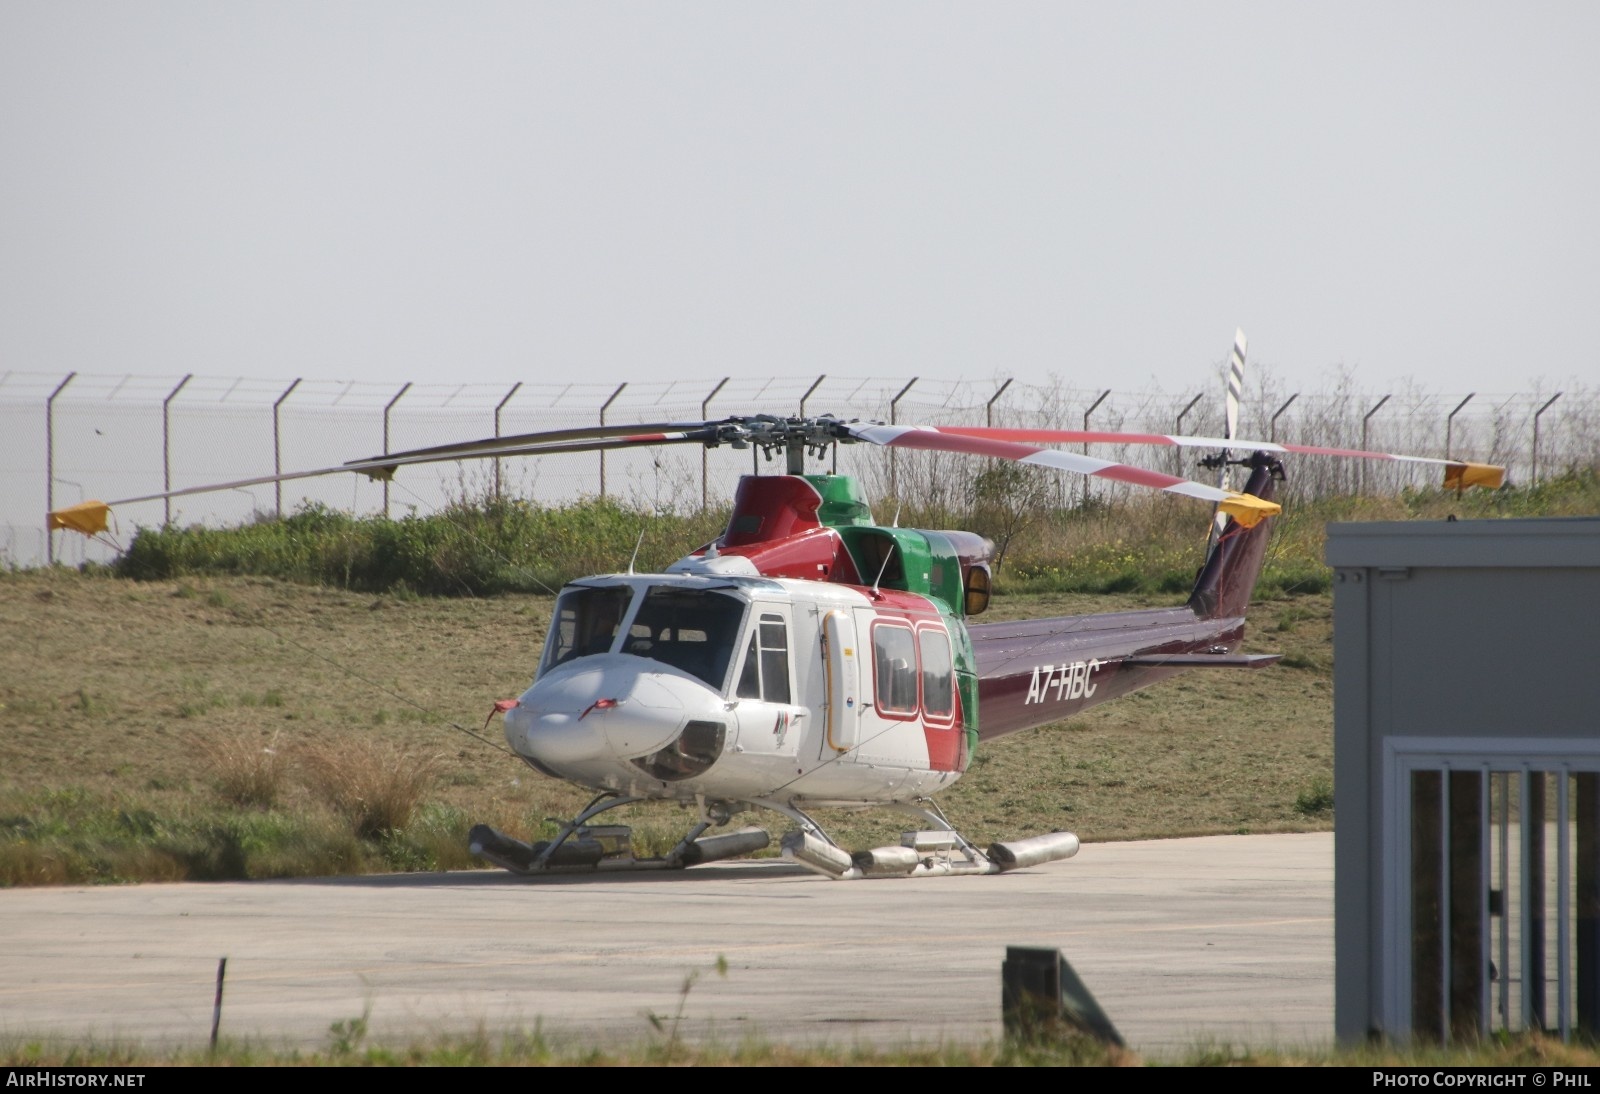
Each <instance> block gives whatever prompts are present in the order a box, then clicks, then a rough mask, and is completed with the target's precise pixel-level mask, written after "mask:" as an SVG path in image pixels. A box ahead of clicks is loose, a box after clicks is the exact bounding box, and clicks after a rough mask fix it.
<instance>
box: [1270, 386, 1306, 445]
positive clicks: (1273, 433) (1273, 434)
mask: <svg viewBox="0 0 1600 1094" xmlns="http://www.w3.org/2000/svg"><path fill="white" fill-rule="evenodd" d="M1298 398H1300V393H1299V392H1298V391H1297V392H1295V393H1294V394H1293V395H1291V396H1289V397H1288V398H1287V399H1285V400H1284V402H1283V405H1282V406H1280V407H1279V408H1278V410H1277V413H1275V414H1273V416H1272V426H1271V429H1270V431H1269V432H1268V435H1267V440H1269V441H1271V442H1272V443H1273V444H1277V443H1278V419H1279V418H1281V417H1283V412H1284V411H1285V410H1288V409H1289V406H1290V404H1292V403H1293V402H1294V401H1295V400H1296V399H1298Z"/></svg>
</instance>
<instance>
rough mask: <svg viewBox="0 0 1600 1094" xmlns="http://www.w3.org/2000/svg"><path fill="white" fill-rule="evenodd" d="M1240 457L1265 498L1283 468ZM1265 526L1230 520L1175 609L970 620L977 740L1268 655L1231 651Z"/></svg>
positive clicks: (1256, 662) (1269, 657)
mask: <svg viewBox="0 0 1600 1094" xmlns="http://www.w3.org/2000/svg"><path fill="white" fill-rule="evenodd" d="M1246 463H1247V464H1248V466H1249V467H1250V468H1251V475H1250V481H1249V483H1248V484H1247V485H1246V486H1245V489H1244V492H1245V493H1247V494H1254V495H1255V496H1256V497H1259V498H1262V499H1264V500H1267V501H1271V500H1273V497H1274V495H1275V494H1276V493H1277V483H1278V481H1279V480H1281V479H1282V477H1283V468H1282V465H1281V464H1280V463H1279V462H1278V460H1277V459H1276V458H1274V457H1273V456H1271V455H1270V454H1268V453H1264V452H1257V453H1255V454H1254V455H1253V456H1251V457H1250V458H1249V460H1247V461H1246ZM1272 524H1273V520H1272V519H1271V518H1268V519H1266V520H1263V521H1261V522H1260V523H1259V524H1257V525H1256V526H1255V527H1254V528H1245V527H1243V526H1241V525H1240V524H1238V523H1237V522H1236V521H1234V520H1232V519H1231V518H1230V519H1229V521H1228V523H1227V525H1226V526H1225V527H1224V528H1223V531H1222V535H1221V536H1220V537H1218V539H1217V542H1216V544H1215V545H1214V546H1213V547H1212V549H1211V552H1210V554H1209V555H1208V556H1207V558H1206V561H1205V564H1204V565H1203V566H1202V567H1201V569H1200V575H1199V577H1198V578H1197V579H1196V581H1195V587H1194V591H1193V592H1192V593H1191V594H1190V596H1189V601H1188V603H1187V604H1184V605H1182V606H1180V607H1174V608H1153V609H1149V610H1145V611H1133V612H1114V613H1110V614H1106V615H1087V616H1058V617H1055V618H1050V619H1029V620H1022V621H1018V622H1014V623H975V624H972V625H971V626H970V628H969V630H970V632H971V635H972V645H973V652H974V654H975V656H976V658H977V664H978V709H979V710H980V711H981V719H980V721H979V725H978V737H979V739H980V740H989V739H991V738H994V737H1002V736H1005V735H1006V734H1008V733H1015V732H1017V731H1018V730H1022V729H1031V728H1033V727H1035V726H1041V725H1046V724H1048V723H1050V722H1058V721H1060V720H1062V719H1063V718H1069V717H1071V716H1072V715H1074V714H1077V713H1078V712H1079V711H1082V710H1087V709H1088V708H1089V707H1092V706H1097V705H1098V704H1100V703H1104V702H1108V701H1109V700H1112V699H1116V698H1118V697H1120V696H1123V695H1127V694H1129V693H1130V692H1134V691H1138V690H1139V689H1140V688H1146V687H1149V686H1150V685H1151V684H1156V683H1160V682H1161V681H1162V680H1166V679H1169V678H1171V677H1173V676H1176V675H1178V674H1179V673H1180V672H1185V671H1187V670H1189V669H1193V668H1259V667H1261V666H1263V665H1268V664H1271V663H1273V662H1274V661H1276V660H1277V659H1278V657H1277V655H1274V654H1255V655H1249V654H1241V653H1239V652H1238V650H1239V645H1240V643H1241V642H1242V641H1243V640H1244V616H1245V610H1246V608H1247V607H1248V606H1249V603H1250V595H1251V593H1252V592H1254V590H1255V585H1256V579H1257V578H1258V577H1260V575H1261V566H1262V562H1263V560H1264V559H1265V557H1266V549H1267V540H1268V537H1269V536H1270V535H1271V527H1272Z"/></svg>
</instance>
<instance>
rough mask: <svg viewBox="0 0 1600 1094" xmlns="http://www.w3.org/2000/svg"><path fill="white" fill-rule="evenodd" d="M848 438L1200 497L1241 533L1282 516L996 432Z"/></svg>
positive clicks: (873, 432) (898, 432) (863, 429)
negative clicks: (985, 458)
mask: <svg viewBox="0 0 1600 1094" xmlns="http://www.w3.org/2000/svg"><path fill="white" fill-rule="evenodd" d="M842 428H843V429H845V430H846V431H847V432H848V434H849V435H851V436H853V437H855V438H856V439H858V440H863V441H866V442H868V443H870V444H878V445H883V446H885V447H889V448H915V449H924V450H927V451H934V452H961V453H965V454H967V455H969V456H990V457H993V458H994V459H999V460H1013V461H1015V462H1017V463H1026V464H1032V465H1033V466H1036V467H1053V468H1056V469H1057V470H1060V471H1072V472H1075V473H1076V474H1079V475H1089V476H1092V477H1094V478H1102V479H1111V480H1113V481H1115V482H1126V483H1131V484H1133V485H1134V486H1143V487H1147V488H1149V489H1152V490H1164V491H1166V492H1167V493H1169V494H1181V495H1183V496H1185V497H1191V498H1199V499H1200V500H1202V501H1211V502H1216V504H1217V505H1218V506H1219V507H1220V508H1221V509H1222V511H1223V512H1225V513H1227V514H1228V515H1230V516H1232V517H1233V518H1234V519H1235V520H1237V521H1238V522H1239V523H1240V524H1242V525H1244V526H1245V527H1246V528H1250V527H1253V526H1254V525H1256V524H1258V523H1260V522H1261V521H1262V520H1263V519H1264V518H1266V517H1270V516H1272V515H1274V514H1276V513H1278V512H1280V511H1281V507H1280V506H1279V505H1278V504H1277V503H1276V502H1271V501H1263V500H1262V499H1261V498H1258V497H1254V496H1253V495H1250V494H1236V493H1233V492H1232V491H1228V490H1219V489H1217V488H1216V487H1215V486H1206V485H1205V484H1203V483H1198V482H1191V481H1189V480H1188V479H1180V478H1176V477H1174V476H1172V475H1164V474H1162V473H1161V472H1159V471H1150V470H1147V469H1146V468H1143V467H1134V466H1132V465H1131V464H1125V463H1114V462H1112V461H1110V460H1100V459H1095V458H1094V457H1093V456H1083V455H1079V454H1078V453H1076V452H1062V451H1060V450H1059V449H1054V448H1040V447H1039V446H1037V445H1032V444H1023V443H1020V442H1019V441H1017V440H1013V439H1011V438H1009V437H996V436H988V434H993V433H996V432H997V431H996V430H992V429H984V430H964V429H953V428H949V427H945V426H918V425H857V424H855V423H851V424H849V425H846V426H843V427H842Z"/></svg>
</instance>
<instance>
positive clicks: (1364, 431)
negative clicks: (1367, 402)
mask: <svg viewBox="0 0 1600 1094" xmlns="http://www.w3.org/2000/svg"><path fill="white" fill-rule="evenodd" d="M1388 401H1389V396H1387V395H1385V396H1384V397H1383V398H1381V399H1379V400H1378V401H1377V402H1376V403H1374V404H1373V406H1372V409H1371V410H1369V411H1367V412H1366V413H1365V414H1364V415H1362V417H1361V451H1363V452H1366V451H1368V450H1369V446H1368V444H1367V423H1368V422H1370V421H1371V420H1372V416H1373V415H1374V414H1376V413H1377V412H1378V411H1379V410H1382V409H1383V404H1384V403H1387V402H1388ZM1360 492H1361V493H1363V494H1365V493H1366V492H1367V461H1366V460H1362V461H1361V491H1360Z"/></svg>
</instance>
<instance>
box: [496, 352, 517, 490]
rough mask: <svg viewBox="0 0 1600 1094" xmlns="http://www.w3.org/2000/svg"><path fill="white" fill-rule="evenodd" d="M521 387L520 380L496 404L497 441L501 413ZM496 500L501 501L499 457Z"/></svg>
mask: <svg viewBox="0 0 1600 1094" xmlns="http://www.w3.org/2000/svg"><path fill="white" fill-rule="evenodd" d="M521 387H522V381H521V380H518V381H517V382H516V383H514V384H512V385H511V390H510V391H508V392H506V397H505V398H504V399H501V400H500V402H499V403H497V404H495V408H494V435H495V439H496V440H499V439H500V412H501V411H502V410H504V409H505V408H506V404H507V403H509V402H510V401H511V397H512V396H513V395H515V394H516V393H517V390H518V389H519V388H521ZM494 500H495V501H499V500H500V457H499V456H496V457H495V458H494Z"/></svg>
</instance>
